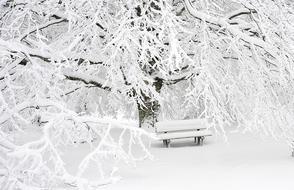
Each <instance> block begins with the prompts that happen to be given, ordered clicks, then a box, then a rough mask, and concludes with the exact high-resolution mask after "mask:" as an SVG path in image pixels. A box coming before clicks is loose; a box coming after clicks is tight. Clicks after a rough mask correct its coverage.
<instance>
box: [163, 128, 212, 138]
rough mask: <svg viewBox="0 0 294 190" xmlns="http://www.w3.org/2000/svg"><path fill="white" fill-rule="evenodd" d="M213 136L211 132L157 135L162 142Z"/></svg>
mask: <svg viewBox="0 0 294 190" xmlns="http://www.w3.org/2000/svg"><path fill="white" fill-rule="evenodd" d="M211 135H212V133H211V131H209V130H203V131H182V132H170V133H160V134H157V138H158V139H160V140H165V139H180V138H189V137H201V136H211Z"/></svg>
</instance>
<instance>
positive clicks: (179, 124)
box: [155, 119, 212, 147]
mask: <svg viewBox="0 0 294 190" xmlns="http://www.w3.org/2000/svg"><path fill="white" fill-rule="evenodd" d="M208 126H209V124H208V123H207V121H206V120H205V119H190V120H170V121H160V122H157V123H156V124H155V129H156V136H157V138H158V140H162V141H163V144H165V145H166V147H169V144H170V141H171V139H182V138H191V137H192V138H194V142H195V143H196V142H198V144H200V145H202V144H203V140H204V138H205V137H206V136H211V135H212V132H211V131H210V130H208V128H209V127H208Z"/></svg>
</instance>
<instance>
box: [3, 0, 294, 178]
mask: <svg viewBox="0 0 294 190" xmlns="http://www.w3.org/2000/svg"><path fill="white" fill-rule="evenodd" d="M0 6H1V9H0V25H1V30H0V32H1V33H0V37H1V38H0V54H1V62H0V65H1V70H0V87H1V97H0V98H1V99H0V106H1V107H0V113H1V116H0V123H1V126H2V127H1V136H2V137H3V139H4V140H5V141H4V140H3V144H4V142H5V145H3V146H5V147H6V148H5V151H8V150H9V151H12V150H15V148H12V147H14V146H15V145H14V142H13V141H12V140H11V139H9V140H8V137H9V138H10V131H18V130H21V129H23V128H26V127H29V126H31V123H32V122H33V123H35V124H36V125H38V126H41V127H42V130H43V131H46V130H47V129H48V130H49V129H50V130H49V131H51V132H50V134H52V131H53V132H54V133H58V132H61V131H62V130H65V131H67V133H68V134H70V135H68V136H71V135H73V136H74V137H75V138H78V136H79V135H77V134H79V133H72V132H70V131H75V132H77V131H80V130H82V131H84V132H83V133H84V134H86V135H85V136H84V137H82V138H78V139H73V138H70V140H68V139H67V140H68V141H66V142H67V143H69V142H74V141H87V140H88V141H89V139H91V138H92V139H94V138H97V135H98V136H99V134H100V136H104V135H105V134H106V136H107V138H106V139H108V138H110V136H111V135H108V133H100V132H101V131H100V132H98V133H97V134H95V133H93V131H95V130H97V129H99V128H103V127H101V126H105V125H101V122H102V123H104V124H105V123H108V124H113V123H116V122H117V121H116V120H109V119H104V120H102V121H101V120H100V119H99V118H103V117H105V116H109V115H112V116H114V117H118V115H121V114H122V113H124V115H125V116H126V115H128V117H129V118H136V116H135V115H134V114H138V115H139V117H138V118H139V119H138V120H139V125H140V126H141V125H153V124H154V122H156V121H157V120H158V116H159V110H161V113H162V115H165V116H164V117H179V118H184V117H199V118H207V119H208V120H209V121H210V123H211V125H212V127H213V128H214V129H215V130H216V131H221V132H224V126H226V125H232V124H234V125H237V126H239V127H243V128H244V129H245V130H251V131H256V132H260V133H262V134H270V135H272V136H274V137H276V138H280V137H282V138H284V139H286V141H287V142H288V143H290V142H291V138H292V137H293V126H292V123H293V122H292V115H293V98H292V97H291V94H292V92H293V68H292V64H293V44H294V43H293V39H294V38H293V32H292V31H293V18H294V17H293V6H294V5H293V3H292V2H291V1H287V0H278V1H257V0H249V1H245V0H244V1H243V0H230V1H222V0H207V1H202V0H198V1H193V2H192V1H190V0H148V1H147V0H146V1H145V0H125V1H121V0H115V1H106V0H96V1H90V0H89V1H71V0H45V1H39V0H7V1H2V2H1V4H0ZM133 110H136V112H133ZM57 118H58V119H57ZM89 118H90V119H89ZM88 119H89V120H88ZM85 120H86V121H85ZM69 121H70V122H69ZM56 123H66V124H64V126H71V127H70V128H67V129H65V128H64V127H60V128H56ZM90 123H94V125H91V124H90ZM118 123H119V122H118ZM129 125H131V124H127V126H129ZM115 126H120V127H119V128H122V129H125V128H127V130H130V131H131V132H130V133H131V134H133V135H134V136H136V135H135V134H136V133H137V132H138V131H139V132H138V133H140V134H145V133H144V132H143V131H142V130H138V129H135V128H129V127H126V125H124V124H121V123H120V124H116V125H115ZM69 129H70V130H69ZM104 129H105V131H107V130H106V128H104ZM68 130H69V131H68ZM137 130H138V131H137ZM102 131H103V130H102ZM132 131H137V132H134V133H133V132H132ZM44 134H48V133H47V132H46V133H44ZM74 134H75V135H74ZM89 134H90V135H93V134H94V135H93V137H91V138H89ZM101 134H102V135H101ZM103 134H104V135H103ZM45 137H46V135H45V136H44V137H43V138H41V139H43V141H42V143H43V142H46V143H47V144H48V143H49V144H50V142H55V141H52V139H51V138H49V139H47V140H46V138H45ZM50 137H52V136H50ZM58 137H59V138H60V139H62V136H58ZM44 138H45V141H44ZM50 139H51V140H50ZM102 139H103V138H102ZM100 140H101V139H100ZM137 140H138V141H137V142H138V144H141V141H140V138H139V139H137ZM101 141H102V140H101ZM101 141H99V142H101ZM102 142H103V141H102ZM11 143H12V144H11ZM35 143H36V142H34V143H33V145H32V144H29V145H25V147H27V146H34V147H35V146H37V145H36V144H35ZM37 143H38V142H37ZM46 143H45V144H46ZM8 144H9V146H8ZM131 144H132V143H131ZM6 145H7V146H6ZM107 145H109V146H107V147H108V148H110V147H111V146H110V145H111V143H110V144H109V143H107ZM10 146H11V147H10ZM116 146H117V147H120V146H121V144H120V143H118V142H117V144H116ZM7 147H10V148H7ZM16 147H18V146H16ZM46 147H47V146H46ZM49 147H50V146H49ZM53 147H55V145H54V146H53ZM143 147H144V146H143ZM143 149H144V150H145V148H143ZM53 150H54V149H53ZM15 151H16V150H15ZM112 152H113V155H115V154H116V153H117V152H116V151H112ZM33 153H34V154H35V152H34V151H33ZM145 153H146V155H149V154H148V152H147V151H145ZM34 154H31V155H34ZM17 155H18V154H17ZM57 155H58V154H57ZM124 155H125V154H124ZM53 157H55V158H56V154H54V155H53ZM57 157H58V156H57ZM122 157H124V156H122ZM128 158H129V159H131V158H132V156H130V155H129V157H128ZM57 160H58V159H57ZM60 162H61V161H60ZM40 163H42V162H40ZM57 165H60V163H59V164H57ZM46 171H47V170H46ZM48 171H49V169H48ZM61 173H62V172H61Z"/></svg>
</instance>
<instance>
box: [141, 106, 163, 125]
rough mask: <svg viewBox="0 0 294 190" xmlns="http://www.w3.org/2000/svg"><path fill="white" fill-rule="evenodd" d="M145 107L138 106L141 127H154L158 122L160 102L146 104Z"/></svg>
mask: <svg viewBox="0 0 294 190" xmlns="http://www.w3.org/2000/svg"><path fill="white" fill-rule="evenodd" d="M144 103H145V105H139V104H138V112H139V127H142V126H144V127H145V126H147V127H149V126H152V127H154V124H155V123H156V122H157V121H158V115H159V109H160V105H159V102H158V101H149V102H147V101H146V102H144Z"/></svg>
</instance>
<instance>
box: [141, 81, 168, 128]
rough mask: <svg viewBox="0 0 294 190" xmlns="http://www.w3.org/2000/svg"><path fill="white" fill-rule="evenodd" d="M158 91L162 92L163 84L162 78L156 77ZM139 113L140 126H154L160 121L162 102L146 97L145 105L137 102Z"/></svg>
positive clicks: (155, 83) (155, 85)
mask: <svg viewBox="0 0 294 190" xmlns="http://www.w3.org/2000/svg"><path fill="white" fill-rule="evenodd" d="M153 85H154V87H155V89H156V91H157V92H158V93H160V90H161V88H162V85H163V81H162V79H159V78H156V79H155V82H154V83H153ZM137 106H138V113H139V127H142V126H147V127H150V126H152V127H154V124H155V123H156V122H157V121H158V116H159V111H160V104H159V102H158V101H157V100H151V99H150V98H149V97H147V96H146V97H144V105H140V104H137Z"/></svg>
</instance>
